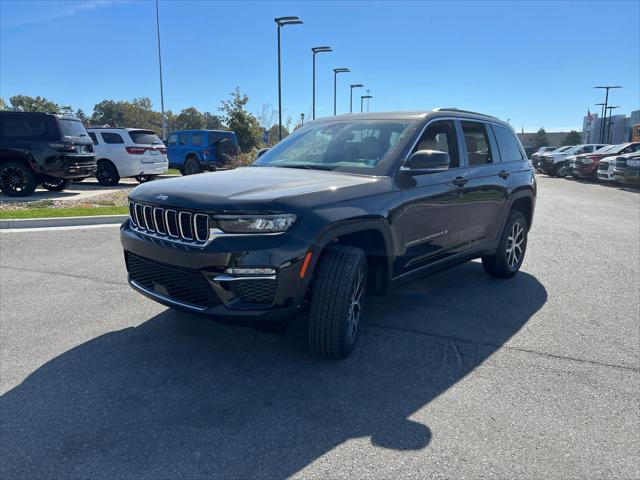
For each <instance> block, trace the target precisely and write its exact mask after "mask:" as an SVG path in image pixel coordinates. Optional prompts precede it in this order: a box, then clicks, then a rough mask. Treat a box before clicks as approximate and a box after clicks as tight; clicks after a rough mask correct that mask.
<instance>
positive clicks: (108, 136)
mask: <svg viewBox="0 0 640 480" xmlns="http://www.w3.org/2000/svg"><path fill="white" fill-rule="evenodd" d="M100 136H101V137H102V140H104V143H124V140H123V139H122V137H121V136H120V135H119V134H117V133H113V132H100Z"/></svg>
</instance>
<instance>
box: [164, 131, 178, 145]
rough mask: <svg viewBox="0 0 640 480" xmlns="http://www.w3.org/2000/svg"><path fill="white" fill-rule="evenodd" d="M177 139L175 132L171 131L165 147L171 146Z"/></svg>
mask: <svg viewBox="0 0 640 480" xmlns="http://www.w3.org/2000/svg"><path fill="white" fill-rule="evenodd" d="M177 140H178V135H177V134H175V133H172V134H171V135H169V138H167V147H171V146H173V145H175V144H176V141H177Z"/></svg>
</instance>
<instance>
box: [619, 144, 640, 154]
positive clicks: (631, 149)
mask: <svg viewBox="0 0 640 480" xmlns="http://www.w3.org/2000/svg"><path fill="white" fill-rule="evenodd" d="M638 150H640V143H636V144H634V145H629V146H628V147H627V148H625V149H624V150H623V151H622V153H633V152H637V151H638Z"/></svg>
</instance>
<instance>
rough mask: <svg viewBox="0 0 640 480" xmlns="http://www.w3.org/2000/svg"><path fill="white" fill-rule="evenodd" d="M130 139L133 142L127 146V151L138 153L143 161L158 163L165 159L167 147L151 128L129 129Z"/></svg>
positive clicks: (133, 153)
mask: <svg viewBox="0 0 640 480" xmlns="http://www.w3.org/2000/svg"><path fill="white" fill-rule="evenodd" d="M128 133H129V136H130V137H131V141H132V142H133V143H134V144H135V145H134V146H132V147H127V152H129V153H130V154H132V155H140V157H139V158H140V160H141V161H142V162H143V163H160V162H166V161H167V149H166V147H165V146H164V143H162V140H160V137H158V135H156V132H154V131H153V130H129V132H128Z"/></svg>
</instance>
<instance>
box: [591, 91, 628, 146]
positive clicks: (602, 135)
mask: <svg viewBox="0 0 640 480" xmlns="http://www.w3.org/2000/svg"><path fill="white" fill-rule="evenodd" d="M593 88H600V89H604V90H606V93H605V96H604V107H603V108H602V111H603V112H604V117H605V119H606V117H607V105H608V104H609V90H610V89H612V88H622V87H621V86H619V85H600V86H597V87H593ZM603 138H604V123H603V124H602V125H601V127H600V143H603Z"/></svg>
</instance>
